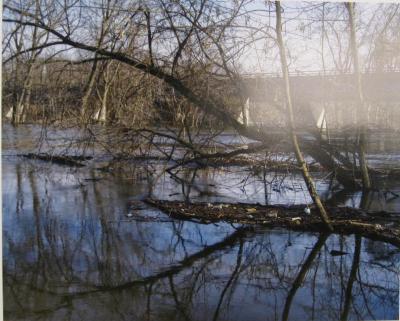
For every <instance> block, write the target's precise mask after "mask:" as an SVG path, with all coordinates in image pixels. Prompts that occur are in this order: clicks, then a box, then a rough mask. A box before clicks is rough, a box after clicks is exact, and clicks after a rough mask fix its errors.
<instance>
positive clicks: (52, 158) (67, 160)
mask: <svg viewBox="0 0 400 321" xmlns="http://www.w3.org/2000/svg"><path fill="white" fill-rule="evenodd" d="M19 156H22V157H26V158H29V159H39V160H42V161H47V162H51V163H54V164H58V165H66V166H72V167H83V166H85V164H83V163H82V161H86V160H90V159H92V157H91V156H74V155H51V154H47V153H39V154H35V153H28V154H20V155H19Z"/></svg>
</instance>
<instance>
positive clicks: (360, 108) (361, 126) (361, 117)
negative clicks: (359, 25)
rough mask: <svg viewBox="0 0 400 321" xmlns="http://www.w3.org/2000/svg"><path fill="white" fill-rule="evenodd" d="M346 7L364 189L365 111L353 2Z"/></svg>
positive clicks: (367, 186) (367, 181)
mask: <svg viewBox="0 0 400 321" xmlns="http://www.w3.org/2000/svg"><path fill="white" fill-rule="evenodd" d="M346 8H347V11H348V13H349V26H350V47H351V54H352V58H353V67H354V76H355V81H356V83H357V127H358V128H357V130H358V159H359V162H360V169H361V174H362V182H363V188H364V189H370V188H371V180H370V177H369V173H368V165H367V161H366V159H365V145H366V144H365V140H366V122H367V111H366V110H365V107H366V106H365V102H364V95H363V88H362V82H361V72H360V65H359V62H358V50H357V42H356V31H355V25H354V3H353V2H347V3H346Z"/></svg>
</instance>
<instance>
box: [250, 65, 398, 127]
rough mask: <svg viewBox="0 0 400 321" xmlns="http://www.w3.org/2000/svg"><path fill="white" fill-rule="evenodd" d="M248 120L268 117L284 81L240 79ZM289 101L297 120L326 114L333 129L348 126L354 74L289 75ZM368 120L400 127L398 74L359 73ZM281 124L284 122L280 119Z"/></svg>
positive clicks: (352, 106) (269, 77) (353, 117)
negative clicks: (245, 98) (290, 95)
mask: <svg viewBox="0 0 400 321" xmlns="http://www.w3.org/2000/svg"><path fill="white" fill-rule="evenodd" d="M243 79H244V87H245V93H246V96H247V97H248V98H249V101H250V102H248V103H247V106H248V107H247V108H248V109H249V112H248V113H249V115H250V116H249V118H250V119H258V120H260V119H263V120H264V119H265V118H266V117H267V118H268V117H271V113H273V111H274V109H275V110H276V107H277V105H281V104H282V101H283V98H282V97H283V89H284V87H283V79H282V77H281V75H278V74H256V73H255V74H245V75H243ZM289 81H290V85H291V92H292V99H293V103H294V106H295V112H297V113H298V117H297V118H298V119H299V121H300V122H302V121H301V118H304V120H305V119H307V118H308V119H309V120H310V119H312V118H310V117H309V116H310V113H311V114H312V116H313V118H314V120H315V122H316V121H317V119H318V118H319V117H320V115H321V113H322V112H323V111H324V110H326V117H327V118H328V119H330V122H331V124H333V122H336V124H334V125H351V124H354V123H355V121H356V115H355V110H356V108H355V105H356V101H357V84H356V79H355V76H354V74H351V73H334V72H325V73H324V72H321V71H316V72H308V73H291V74H290V75H289ZM361 81H362V85H363V92H364V99H365V102H366V106H367V109H368V110H366V112H367V114H368V120H369V122H370V123H374V124H377V123H379V124H380V125H384V126H386V125H390V126H392V125H394V123H396V126H397V127H399V126H398V125H397V124H400V70H394V71H383V72H373V73H372V72H370V73H367V72H365V73H362V76H361ZM280 121H281V122H284V120H283V119H280Z"/></svg>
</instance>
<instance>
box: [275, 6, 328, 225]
mask: <svg viewBox="0 0 400 321" xmlns="http://www.w3.org/2000/svg"><path fill="white" fill-rule="evenodd" d="M275 8H276V35H277V42H278V46H279V54H280V58H281V67H282V74H283V80H284V86H285V100H286V107H287V117H288V123H289V132H290V137H291V140H292V143H293V147H294V152H295V154H296V159H297V162H298V164H299V166H300V168H301V171H302V174H303V178H304V181H305V182H306V185H307V189H308V192H309V193H310V196H311V198H312V199H313V201H314V204H315V205H316V206H317V208H318V212H319V215H320V217H321V219H322V221H323V222H324V223H325V226H326V227H327V228H328V229H329V230H331V231H332V230H333V228H332V225H331V223H330V220H329V217H328V214H327V213H326V210H325V207H324V205H323V204H322V202H321V199H320V198H319V196H318V193H317V190H316V188H315V184H314V181H313V179H312V177H311V176H310V173H309V171H308V168H307V163H306V161H305V159H304V157H303V155H302V153H301V150H300V147H299V142H298V140H297V135H296V133H295V125H294V116H293V106H292V99H291V93H290V84H289V73H288V67H287V61H286V53H285V47H284V44H283V38H282V17H281V4H280V2H279V1H275Z"/></svg>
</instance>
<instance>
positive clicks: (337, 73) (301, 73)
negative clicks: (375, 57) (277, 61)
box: [240, 67, 400, 78]
mask: <svg viewBox="0 0 400 321" xmlns="http://www.w3.org/2000/svg"><path fill="white" fill-rule="evenodd" d="M352 73H353V72H352V71H337V70H307V71H302V70H296V71H291V72H289V77H301V76H304V77H307V76H321V77H322V76H341V75H351V74H352ZM378 73H400V67H398V68H384V69H381V70H379V71H377V70H363V71H362V74H365V75H367V74H378ZM240 76H241V77H243V78H282V73H280V72H258V73H243V74H241V75H240Z"/></svg>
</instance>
